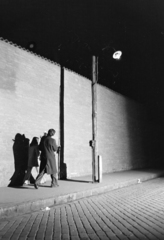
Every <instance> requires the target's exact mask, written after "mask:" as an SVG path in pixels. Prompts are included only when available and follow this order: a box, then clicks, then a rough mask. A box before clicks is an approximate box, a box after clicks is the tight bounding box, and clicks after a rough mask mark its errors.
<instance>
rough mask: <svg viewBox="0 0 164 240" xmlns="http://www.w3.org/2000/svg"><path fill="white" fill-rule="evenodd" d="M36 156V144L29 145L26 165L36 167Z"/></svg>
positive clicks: (37, 149) (37, 154)
mask: <svg viewBox="0 0 164 240" xmlns="http://www.w3.org/2000/svg"><path fill="white" fill-rule="evenodd" d="M38 157H39V147H38V145H33V146H30V147H29V154H28V167H38V166H39V164H38Z"/></svg>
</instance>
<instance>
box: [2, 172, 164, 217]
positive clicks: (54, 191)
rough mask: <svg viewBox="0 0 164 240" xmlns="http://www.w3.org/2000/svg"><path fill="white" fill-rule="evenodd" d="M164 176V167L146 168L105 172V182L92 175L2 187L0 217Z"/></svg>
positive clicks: (42, 208)
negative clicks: (94, 180) (94, 179)
mask: <svg viewBox="0 0 164 240" xmlns="http://www.w3.org/2000/svg"><path fill="white" fill-rule="evenodd" d="M161 176H164V170H157V169H142V170H131V171H122V172H115V173H109V174H104V175H103V178H102V183H92V177H91V176H85V177H79V178H76V179H75V178H74V179H70V180H69V179H68V180H59V185H60V186H59V187H57V188H50V182H46V183H45V184H44V186H40V187H39V189H37V190H36V189H35V188H34V186H33V185H29V186H27V187H21V188H10V187H1V188H0V217H10V216H16V215H19V214H25V213H29V212H34V211H38V210H44V209H45V208H46V207H51V206H55V205H58V204H64V203H68V202H71V201H74V200H78V199H81V198H84V197H89V196H92V195H97V194H101V193H105V192H107V191H111V190H114V189H117V188H121V187H126V186H129V185H132V184H139V183H141V184H142V182H144V181H147V180H150V179H153V178H158V177H161Z"/></svg>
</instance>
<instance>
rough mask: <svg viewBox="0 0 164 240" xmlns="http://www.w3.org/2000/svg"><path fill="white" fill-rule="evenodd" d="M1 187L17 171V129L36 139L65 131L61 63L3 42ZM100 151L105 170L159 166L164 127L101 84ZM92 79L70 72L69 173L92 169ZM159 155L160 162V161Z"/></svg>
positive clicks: (66, 83) (67, 86) (67, 103)
mask: <svg viewBox="0 0 164 240" xmlns="http://www.w3.org/2000/svg"><path fill="white" fill-rule="evenodd" d="M0 52H1V54H0V103H1V104H0V119H1V125H0V151H1V157H0V162H1V164H0V186H6V185H7V184H8V183H9V178H10V177H11V175H12V173H13V171H14V159H13V153H12V145H13V141H12V139H13V138H14V136H15V134H16V133H22V134H23V133H24V134H25V135H26V137H28V138H30V140H31V139H32V137H33V136H40V135H42V133H43V131H44V130H48V129H49V128H52V127H53V128H55V129H56V130H57V134H56V139H57V141H58V135H59V86H60V67H59V66H58V65H56V64H54V63H52V62H50V61H48V60H46V59H43V58H41V57H39V56H36V55H33V54H31V53H29V52H27V51H25V50H23V49H20V48H19V47H16V46H14V45H12V44H10V43H7V42H5V41H0ZM97 96H98V108H97V110H98V154H99V155H102V160H103V172H104V173H105V172H113V171H121V170H127V169H133V168H141V167H146V166H153V164H154V163H157V162H158V163H159V161H160V157H161V154H159V153H161V146H160V145H159V142H160V128H157V126H154V125H153V124H150V123H148V119H147V115H146V110H145V109H144V108H143V106H140V105H138V104H137V103H135V102H133V101H131V100H129V99H127V98H125V97H123V96H121V95H119V94H117V93H115V92H113V91H111V90H109V89H107V88H105V87H103V86H100V85H98V86H97ZM91 101H92V99H91V81H90V80H88V79H85V78H83V77H81V76H80V75H78V74H76V73H73V72H71V71H69V70H67V69H65V72H64V146H65V148H64V156H65V158H64V161H65V163H66V165H67V176H68V178H70V177H73V176H82V175H88V174H90V175H91V173H92V152H91V148H90V147H89V140H91V139H92V109H91ZM157 160H158V161H157Z"/></svg>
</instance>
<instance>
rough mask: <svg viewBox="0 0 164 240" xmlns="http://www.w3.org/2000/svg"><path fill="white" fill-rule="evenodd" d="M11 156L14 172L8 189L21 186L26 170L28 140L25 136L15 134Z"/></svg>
mask: <svg viewBox="0 0 164 240" xmlns="http://www.w3.org/2000/svg"><path fill="white" fill-rule="evenodd" d="M13 141H14V144H13V155H14V166H15V172H14V174H13V176H12V177H11V179H10V180H11V182H10V184H9V185H8V186H9V187H15V186H21V185H22V184H23V179H24V176H25V171H26V170H27V160H28V149H29V139H28V138H26V137H25V135H21V134H20V133H17V134H16V135H15V139H14V140H13Z"/></svg>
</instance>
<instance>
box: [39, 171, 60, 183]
mask: <svg viewBox="0 0 164 240" xmlns="http://www.w3.org/2000/svg"><path fill="white" fill-rule="evenodd" d="M44 174H45V169H43V170H42V171H41V172H40V173H39V175H38V176H37V178H36V180H35V184H36V185H38V184H40V181H41V179H42V177H43V175H44ZM50 175H51V179H52V181H51V185H52V186H55V185H57V179H56V174H50Z"/></svg>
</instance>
